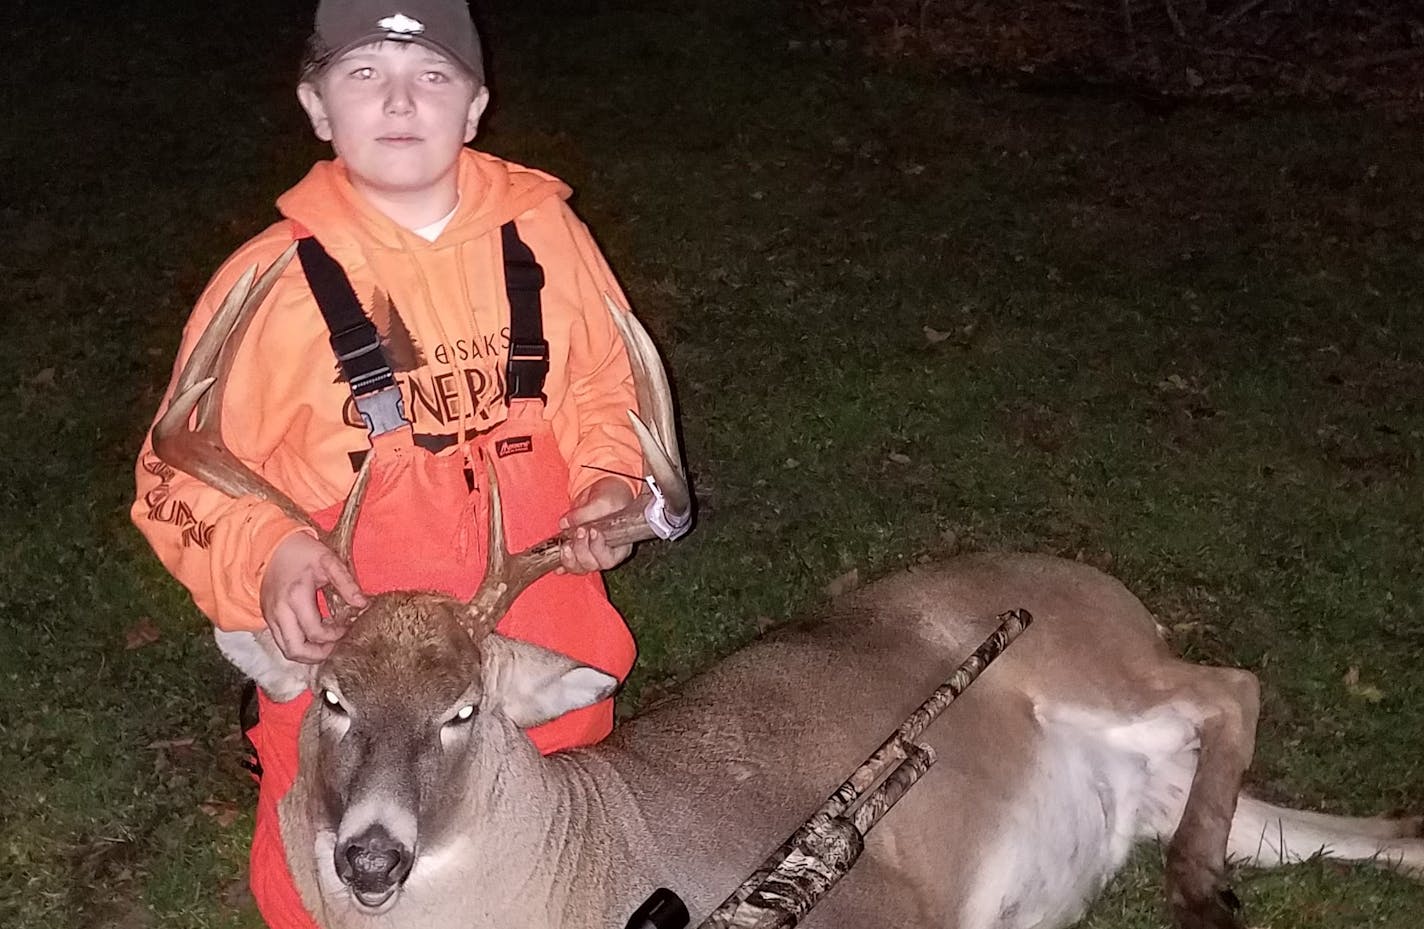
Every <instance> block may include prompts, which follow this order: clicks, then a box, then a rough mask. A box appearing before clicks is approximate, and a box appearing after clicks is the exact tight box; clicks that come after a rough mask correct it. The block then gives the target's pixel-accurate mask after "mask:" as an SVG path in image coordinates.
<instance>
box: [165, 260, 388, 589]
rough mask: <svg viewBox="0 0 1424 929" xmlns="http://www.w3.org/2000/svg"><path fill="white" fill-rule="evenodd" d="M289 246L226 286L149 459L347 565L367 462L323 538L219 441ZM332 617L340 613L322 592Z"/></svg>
mask: <svg viewBox="0 0 1424 929" xmlns="http://www.w3.org/2000/svg"><path fill="white" fill-rule="evenodd" d="M296 251H297V246H296V244H295V243H293V244H292V245H291V247H289V248H288V249H287V250H286V251H284V252H283V253H282V254H281V255H280V256H278V258H277V260H276V261H274V262H272V264H271V266H270V267H268V268H267V270H265V271H263V272H262V274H261V275H260V276H259V275H258V274H257V268H256V267H252V268H249V269H248V270H247V271H246V273H244V274H243V275H242V277H240V278H239V279H238V281H237V283H236V284H234V285H233V287H232V290H230V291H228V294H227V296H226V297H225V298H224V299H223V302H222V305H221V306H219V307H218V310H217V312H216V313H214V314H213V318H212V320H211V321H210V322H209V323H208V326H207V328H206V329H204V330H203V334H202V335H200V336H199V337H198V343H197V345H195V346H194V347H193V351H192V353H191V354H190V355H189V356H188V361H187V363H186V364H184V366H183V371H182V373H180V374H179V375H178V383H177V384H176V385H175V386H174V388H173V397H172V399H171V400H169V402H168V408H167V409H166V410H164V411H163V415H162V416H160V417H159V419H158V422H157V423H156V424H155V425H154V427H153V451H154V454H156V455H157V456H158V457H159V458H161V459H162V460H163V461H164V462H166V463H167V464H170V465H172V466H173V467H175V468H177V469H178V470H180V471H183V472H185V473H187V474H190V475H192V476H193V477H196V478H197V479H198V480H200V481H202V482H203V483H205V484H207V485H209V486H210V487H213V488H215V489H217V490H220V491H222V492H223V493H225V494H227V495H228V496H230V497H242V496H254V497H257V498H259V499H262V500H265V501H267V502H269V503H272V504H274V505H275V506H277V507H278V508H279V509H281V511H282V512H283V513H284V514H286V515H287V516H288V517H289V518H291V519H292V520H294V521H296V522H298V523H301V524H302V525H304V526H306V527H308V528H310V529H311V530H312V531H313V532H315V533H316V534H317V536H318V537H319V538H320V539H321V540H322V541H323V542H324V543H325V544H326V545H327V546H328V547H330V548H331V549H332V550H333V551H335V552H336V554H337V556H338V557H340V558H341V559H342V560H343V561H344V562H346V563H347V564H348V565H349V564H350V563H351V539H352V535H353V533H354V531H355V527H356V515H357V511H358V510H359V508H360V505H361V497H362V495H363V494H364V493H365V488H366V482H367V480H368V478H369V462H370V457H371V456H369V455H368V456H367V464H366V465H363V466H362V468H361V472H360V473H359V474H358V475H357V477H356V482H355V483H354V484H353V486H352V488H351V493H350V494H349V495H348V496H347V498H346V505H345V507H344V508H343V509H342V513H341V517H340V518H339V519H338V520H337V523H336V525H335V526H334V527H333V528H332V530H331V531H330V532H325V531H323V530H322V528H321V527H320V526H318V525H317V524H316V522H315V521H314V520H313V519H312V518H311V516H310V515H309V514H308V513H307V512H306V511H305V510H304V509H302V508H301V507H299V506H297V504H296V503H294V502H293V501H292V499H291V498H290V497H288V496H287V495H286V494H285V493H283V492H282V491H280V490H278V489H277V488H276V487H275V486H273V485H272V484H271V483H270V482H269V481H268V480H267V479H266V478H264V477H262V476H261V475H260V474H258V473H257V472H255V471H253V470H252V469H251V468H250V467H248V466H247V465H246V464H243V463H242V461H240V460H239V459H238V458H237V456H236V455H234V454H233V453H232V452H231V451H230V450H229V449H228V447H227V444H226V443H225V442H224V440H223V436H222V419H223V399H224V395H225V393H226V390H227V379H228V376H229V375H230V374H231V373H232V364H233V360H234V359H235V358H236V357H237V352H238V349H239V347H240V346H241V344H242V339H243V337H244V336H246V335H247V330H248V329H249V328H250V327H251V325H252V320H253V317H254V316H255V315H256V311H257V308H258V307H259V306H261V305H262V302H263V301H264V300H266V299H267V296H268V294H270V293H271V292H272V288H273V286H275V284H276V283H277V279H278V278H279V277H281V275H282V272H283V271H284V270H286V268H287V265H288V264H290V263H291V261H292V256H293V255H295V254H296ZM327 597H328V600H329V601H330V603H331V608H332V611H333V613H338V612H341V611H342V610H343V608H344V604H342V603H341V602H340V600H339V598H337V597H335V596H334V594H333V592H332V591H331V590H329V589H328V591H327Z"/></svg>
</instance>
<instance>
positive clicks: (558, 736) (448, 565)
mask: <svg viewBox="0 0 1424 929" xmlns="http://www.w3.org/2000/svg"><path fill="white" fill-rule="evenodd" d="M511 232H512V226H511V227H509V228H508V230H507V232H506V236H507V237H506V244H507V245H508V243H509V238H508V236H509V235H510V233H511ZM518 244H521V243H517V236H516V245H518ZM308 277H309V278H311V277H312V275H311V274H310V273H309V274H308ZM313 283H314V284H316V283H317V282H316V281H315V280H313ZM314 290H316V288H315V287H314ZM317 297H318V300H319V301H320V299H321V297H322V294H321V293H320V292H319V291H318V292H317ZM511 302H512V303H514V304H516V308H515V309H514V310H513V311H514V312H516V313H517V312H519V310H518V309H517V303H518V301H517V300H516V297H515V294H513V293H512V292H511ZM535 306H536V308H537V303H536V304H535ZM323 313H326V307H323ZM328 322H330V319H328ZM514 328H515V329H516V331H517V330H518V325H517V324H516V325H515V326H514ZM535 380H536V381H541V380H542V378H536V379H535ZM526 381H527V376H526ZM540 387H542V383H536V384H535V389H530V388H529V385H528V384H527V383H526V384H525V385H524V386H523V387H521V388H517V389H516V388H515V386H514V385H511V389H510V391H509V392H510V394H511V395H512V396H513V399H511V400H510V403H509V416H508V418H507V419H506V420H505V421H504V422H503V423H501V424H500V425H498V426H496V427H495V428H494V429H493V430H491V431H490V432H488V433H486V434H485V435H483V436H480V437H478V438H476V439H474V440H471V441H469V442H466V443H463V444H457V445H455V446H453V447H450V448H447V449H444V450H442V451H441V452H440V453H438V454H436V453H432V452H430V451H427V450H426V449H424V448H421V447H419V446H417V445H416V444H415V443H414V441H413V440H412V431H411V428H410V426H409V425H408V424H406V425H404V426H399V427H397V428H394V429H391V430H390V431H386V432H384V433H382V434H379V435H376V436H375V437H374V438H373V439H372V442H371V452H370V454H372V455H374V456H375V457H374V460H373V461H372V465H371V467H372V471H371V481H370V485H369V487H368V490H367V494H366V499H365V502H364V503H363V504H362V507H361V512H360V517H359V519H358V520H357V524H356V533H355V537H354V540H353V545H352V562H353V567H354V569H355V572H356V579H357V581H358V582H359V583H360V585H361V589H362V590H363V591H365V592H366V593H368V594H375V593H383V592H386V591H391V590H436V591H441V592H443V593H447V594H450V595H451V596H455V597H459V598H461V599H468V598H469V597H470V596H472V595H473V594H474V592H475V589H476V588H477V587H478V586H479V582H480V579H481V578H482V577H483V575H484V566H485V562H486V557H487V552H486V548H487V545H488V539H487V535H486V533H487V528H486V527H487V525H488V522H487V520H488V516H489V497H488V491H487V488H486V487H485V478H484V474H485V470H484V466H483V464H482V463H481V459H480V456H481V454H483V455H484V456H486V457H487V458H488V460H490V461H491V462H493V463H494V467H495V471H496V474H497V475H498V477H499V487H500V495H501V497H502V500H503V513H504V523H505V527H506V541H507V543H508V545H509V548H510V550H511V551H519V550H520V549H523V548H526V547H528V546H529V545H532V544H533V543H535V542H538V541H540V540H542V539H545V538H548V537H549V536H551V535H554V534H555V533H556V532H558V522H559V519H560V518H561V517H562V516H563V515H564V514H565V513H567V512H568V510H569V508H570V505H571V502H570V500H569V496H568V491H567V487H568V480H569V468H568V464H567V462H566V461H565V460H564V458H563V456H562V455H561V454H560V453H559V449H558V445H557V442H556V440H555V437H554V434H553V430H552V429H551V428H550V427H549V424H548V423H547V421H546V420H545V419H544V417H543V403H542V401H541V400H539V399H537V395H538V392H539V391H538V388H540ZM531 394H532V395H533V396H530V395H531ZM373 431H375V430H373ZM340 509H341V505H340V504H336V505H333V506H332V507H331V508H329V509H328V510H326V511H324V512H322V513H317V514H314V518H315V519H316V521H317V522H318V523H319V524H321V525H322V526H324V527H329V526H331V525H332V524H334V523H335V522H336V519H337V517H338V515H339V513H340ZM497 630H498V631H499V632H500V633H501V634H503V635H507V636H511V637H514V638H518V639H523V640H525V641H528V642H533V643H535V644H538V645H543V646H545V647H547V648H550V649H552V650H554V651H557V652H561V653H562V654H565V655H568V656H570V657H572V658H575V659H577V660H579V661H582V662H584V663H586V664H588V665H591V666H593V667H595V668H598V669H599V670H602V671H605V672H607V673H609V674H612V675H615V676H616V677H618V678H619V679H620V680H621V679H623V678H624V677H626V676H627V674H628V672H629V670H630V669H631V668H632V666H633V660H634V657H635V649H634V645H633V639H632V636H631V635H630V634H629V632H628V628H627V626H625V625H624V623H623V620H622V618H621V617H620V616H619V615H618V613H617V611H616V610H614V608H613V606H612V605H611V604H610V603H609V602H608V599H607V596H606V595H605V592H604V588H603V581H602V578H601V577H600V575H598V574H597V573H596V572H595V573H591V574H583V575H574V574H547V575H545V576H544V577H542V578H540V579H539V580H538V581H535V582H534V583H533V584H532V585H531V586H530V587H529V588H528V589H527V590H525V591H524V593H523V594H521V595H520V597H519V599H518V600H517V601H515V603H514V605H513V606H512V607H511V608H510V610H509V612H508V613H507V614H506V615H505V616H504V618H503V619H502V620H501V621H500V623H499V625H498V627H497ZM258 700H259V712H260V716H259V722H258V724H257V725H256V726H255V727H254V728H252V729H251V730H249V732H248V738H249V739H251V741H252V743H253V745H254V746H255V748H256V750H257V754H258V761H259V763H260V765H261V768H262V777H261V786H260V790H259V794H258V799H257V815H256V825H255V830H254V834H253V837H252V857H251V869H252V870H251V884H252V895H253V897H254V899H255V900H256V902H257V906H258V909H259V910H260V911H261V913H262V917H263V919H264V920H266V922H267V924H268V926H270V927H272V929H316V924H315V922H314V921H313V920H312V918H311V916H310V914H308V912H307V911H306V909H305V907H304V906H303V905H302V902H301V899H300V897H299V896H298V893H297V890H296V887H295V886H294V885H293V883H292V878H291V875H290V873H289V871H288V868H287V860H286V853H285V850H284V848H283V846H282V838H281V833H280V829H279V826H278V821H277V804H278V802H279V801H280V800H281V799H282V797H283V796H285V795H286V793H287V791H288V790H289V789H290V788H291V785H292V783H293V781H294V780H295V778H296V772H297V740H298V733H299V730H300V726H301V720H302V716H303V715H304V713H305V711H306V708H307V706H308V705H310V703H311V694H310V693H305V694H302V695H301V696H300V697H298V698H297V699H295V700H292V701H290V702H288V703H276V702H274V701H272V700H271V699H269V698H268V697H267V695H266V694H265V693H261V692H260V691H259V694H258ZM612 728H613V701H612V700H611V699H610V700H604V701H602V702H601V703H598V704H595V705H594V706H591V707H587V708H585V709H582V710H576V711H574V712H572V713H569V714H568V715H566V716H563V717H560V718H559V719H556V720H553V721H552V722H549V723H546V724H544V725H542V726H538V727H536V728H534V729H530V730H529V731H528V734H529V737H530V739H532V740H533V742H534V744H535V746H537V747H538V749H539V750H540V751H541V752H543V753H544V754H548V753H550V752H556V751H559V750H561V749H566V748H572V747H575V746H579V745H590V744H592V743H595V742H598V741H600V740H601V739H603V738H604V737H606V736H607V735H608V733H609V732H610V731H612Z"/></svg>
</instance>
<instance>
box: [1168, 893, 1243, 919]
mask: <svg viewBox="0 0 1424 929" xmlns="http://www.w3.org/2000/svg"><path fill="white" fill-rule="evenodd" d="M1174 896H1175V895H1174ZM1240 913H1241V900H1240V899H1239V898H1238V897H1237V896H1236V894H1235V893H1234V892H1233V891H1232V890H1231V888H1230V887H1222V888H1220V889H1219V890H1217V891H1216V892H1215V893H1211V894H1208V895H1206V896H1205V897H1202V898H1199V899H1196V900H1189V899H1182V898H1180V897H1178V898H1177V899H1174V900H1173V904H1172V917H1173V921H1174V922H1175V923H1176V924H1177V929H1244V924H1243V923H1242V922H1241V916H1240Z"/></svg>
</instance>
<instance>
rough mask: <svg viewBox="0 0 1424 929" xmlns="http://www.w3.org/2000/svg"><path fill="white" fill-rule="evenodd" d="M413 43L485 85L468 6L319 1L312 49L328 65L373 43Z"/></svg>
mask: <svg viewBox="0 0 1424 929" xmlns="http://www.w3.org/2000/svg"><path fill="white" fill-rule="evenodd" d="M381 41H388V42H415V43H418V44H420V45H424V46H426V47H427V48H433V49H434V50H435V51H437V52H440V53H441V54H442V55H444V56H446V57H447V58H449V59H450V60H451V61H453V62H455V63H457V64H459V65H461V66H463V67H464V68H465V70H466V71H469V72H470V74H471V75H472V76H473V77H474V79H475V83H476V84H480V85H483V84H484V82H485V62H484V56H483V55H482V54H480V37H479V36H478V35H476V34H475V23H474V20H472V19H471V18H470V7H469V3H468V0H321V2H320V3H318V4H317V7H316V28H315V31H314V32H313V34H312V45H313V46H314V48H315V49H317V50H319V57H320V58H321V59H323V60H324V61H329V60H331V59H333V58H336V57H337V56H339V55H344V54H345V53H347V52H349V51H350V50H351V49H353V48H357V47H359V46H362V45H366V44H368V43H370V42H381Z"/></svg>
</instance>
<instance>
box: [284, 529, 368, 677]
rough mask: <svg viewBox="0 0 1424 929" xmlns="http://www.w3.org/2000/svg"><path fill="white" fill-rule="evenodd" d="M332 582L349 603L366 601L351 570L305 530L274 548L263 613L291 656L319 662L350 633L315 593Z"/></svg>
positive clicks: (306, 661)
mask: <svg viewBox="0 0 1424 929" xmlns="http://www.w3.org/2000/svg"><path fill="white" fill-rule="evenodd" d="M328 585H330V586H331V587H332V588H334V589H335V590H336V592H337V593H338V594H340V595H341V598H342V599H343V600H345V601H346V602H347V603H349V604H350V605H351V606H354V607H356V608H358V609H359V608H361V607H364V606H365V605H366V597H365V595H364V594H362V593H361V588H360V587H358V586H357V585H356V578H355V577H353V576H352V574H351V569H350V568H348V567H347V566H346V565H345V564H344V563H343V562H342V561H341V559H340V558H338V557H336V553H335V552H333V551H332V550H331V549H329V548H327V547H326V546H325V545H323V544H322V543H321V542H318V541H317V540H316V539H314V538H312V537H311V536H309V535H307V534H306V533H305V532H296V533H293V534H292V535H289V536H287V538H285V539H283V540H282V542H281V544H279V545H278V546H277V548H276V550H275V551H274V552H272V558H271V560H270V561H268V563H267V571H266V573H264V574H263V575H262V589H261V600H262V617H263V618H264V619H265V620H266V621H267V628H268V629H271V630H272V638H273V639H275V640H276V642H277V647H278V648H280V649H281V650H282V654H283V655H286V656H287V657H288V658H289V659H291V660H292V661H301V662H305V663H307V664H315V663H316V662H318V661H321V660H323V659H324V658H326V656H327V655H329V654H330V653H331V649H332V646H333V645H335V644H336V642H337V641H338V640H339V639H340V638H341V637H342V636H343V635H345V634H346V625H345V624H344V623H340V622H337V621H335V620H330V619H324V618H323V617H322V615H321V612H320V611H319V610H318V609H317V605H316V592H317V591H318V590H320V589H321V588H322V587H326V586H328Z"/></svg>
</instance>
